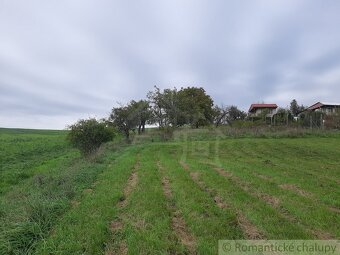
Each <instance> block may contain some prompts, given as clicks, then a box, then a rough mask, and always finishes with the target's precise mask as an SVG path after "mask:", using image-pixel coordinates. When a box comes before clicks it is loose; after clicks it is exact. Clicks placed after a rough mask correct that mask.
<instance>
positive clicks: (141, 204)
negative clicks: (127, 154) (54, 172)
mask: <svg viewBox="0 0 340 255" xmlns="http://www.w3.org/2000/svg"><path fill="white" fill-rule="evenodd" d="M155 155H156V150H154V149H153V148H150V147H146V148H145V149H144V150H143V151H142V152H141V153H140V167H139V169H138V184H137V186H136V187H135V188H134V190H133V191H132V192H131V194H130V195H129V197H128V199H127V200H126V201H127V203H126V206H124V207H119V209H118V213H117V215H116V218H115V219H113V221H114V222H121V223H122V225H121V226H120V227H119V228H118V229H117V230H116V231H113V233H112V236H111V238H110V240H109V241H108V245H107V251H106V252H107V254H120V253H121V254H126V253H128V254H181V253H183V251H184V249H183V247H182V246H181V244H180V243H178V242H176V239H175V236H174V234H173V232H172V229H171V214H170V212H169V210H168V208H167V204H166V200H165V196H164V194H163V190H162V184H161V178H160V175H159V171H158V167H157V165H156V161H157V158H156V157H155ZM121 247H124V249H122V248H121Z"/></svg>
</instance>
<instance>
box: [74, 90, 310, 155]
mask: <svg viewBox="0 0 340 255" xmlns="http://www.w3.org/2000/svg"><path fill="white" fill-rule="evenodd" d="M304 109H305V107H304V106H303V105H299V104H298V103H297V101H296V100H295V99H294V100H293V101H292V102H291V104H290V107H289V109H284V108H279V109H278V110H277V112H276V114H275V123H276V124H278V125H280V124H285V123H287V124H288V121H289V120H291V121H292V120H294V117H295V116H297V115H298V114H299V113H301V112H302V111H303V110H304ZM308 114H310V113H304V114H302V122H301V123H302V125H307V124H308V123H310V122H307V120H309V119H310V118H309V116H307V115H308ZM300 115H301V114H300ZM247 118H248V115H247V113H246V112H244V111H242V110H240V109H238V108H237V106H233V105H232V106H224V105H220V106H219V105H215V104H214V101H213V99H212V98H211V97H210V95H208V94H207V93H206V91H205V90H204V88H202V87H186V88H183V87H182V88H181V89H177V88H176V87H174V88H172V89H169V88H167V89H163V90H161V89H160V88H158V87H157V86H155V87H154V89H153V90H152V91H149V92H148V93H147V95H146V98H145V99H142V100H139V101H135V100H131V101H130V102H128V103H127V104H120V105H118V106H115V107H113V108H112V110H111V113H110V115H109V117H108V118H105V119H101V120H99V121H98V120H96V119H94V118H92V119H88V120H80V121H78V122H77V123H75V124H73V125H71V126H69V129H70V131H71V132H70V133H69V135H68V139H69V141H70V142H71V144H72V145H73V146H74V147H77V148H79V149H80V150H81V152H82V153H83V154H85V155H89V154H91V153H92V152H93V151H95V150H96V149H97V148H99V146H100V144H101V143H104V142H107V141H110V140H112V139H113V137H114V135H115V134H116V131H119V132H120V133H122V134H123V135H124V136H125V138H126V139H127V140H128V139H129V138H130V134H131V133H132V132H133V133H135V132H138V134H141V133H143V132H145V127H146V126H147V125H150V126H151V125H153V126H158V127H159V128H160V129H164V130H168V131H169V130H172V129H174V128H177V127H181V126H188V127H192V128H200V127H203V126H211V125H214V126H216V127H218V126H220V125H226V124H227V125H229V126H232V125H234V123H239V124H240V125H241V126H242V125H243V124H246V125H248V124H249V123H248V122H244V121H243V120H247ZM251 120H252V121H254V118H252V119H251ZM235 121H237V122H235ZM255 121H256V122H257V123H256V124H261V123H262V124H263V123H266V121H267V118H266V114H265V111H264V112H263V116H262V115H261V116H258V117H257V119H256V120H255ZM306 123H307V124H306ZM235 125H236V124H235Z"/></svg>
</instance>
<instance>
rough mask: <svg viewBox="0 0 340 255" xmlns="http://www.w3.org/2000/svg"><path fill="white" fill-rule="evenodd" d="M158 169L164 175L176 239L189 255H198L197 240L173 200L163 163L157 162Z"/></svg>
mask: <svg viewBox="0 0 340 255" xmlns="http://www.w3.org/2000/svg"><path fill="white" fill-rule="evenodd" d="M157 166H158V169H159V171H160V173H161V175H162V187H163V192H164V195H165V197H166V200H167V206H168V209H169V211H170V212H171V217H172V219H171V226H172V230H173V231H174V232H175V235H176V237H177V238H178V239H179V240H180V241H181V243H182V244H183V245H184V246H185V247H186V249H187V250H188V253H189V254H196V245H197V244H196V238H195V236H193V235H192V234H191V233H190V231H189V230H188V228H187V226H186V223H185V221H184V219H183V216H182V213H181V211H180V210H178V208H177V207H176V203H175V201H174V199H173V194H172V190H171V187H170V181H169V178H168V177H167V175H166V173H165V170H164V167H163V166H162V165H161V163H160V162H159V161H158V162H157Z"/></svg>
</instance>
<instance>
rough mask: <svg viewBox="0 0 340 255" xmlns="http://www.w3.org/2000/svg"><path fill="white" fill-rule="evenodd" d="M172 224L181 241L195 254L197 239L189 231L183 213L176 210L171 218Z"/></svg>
mask: <svg viewBox="0 0 340 255" xmlns="http://www.w3.org/2000/svg"><path fill="white" fill-rule="evenodd" d="M171 225H172V228H173V230H174V231H175V232H176V235H177V236H178V237H179V239H180V240H181V242H182V243H183V244H184V245H185V246H186V247H187V248H188V250H189V252H190V254H195V247H196V240H195V238H194V237H193V236H192V235H191V234H190V233H189V231H188V229H187V226H186V224H185V221H184V219H183V217H182V216H181V213H180V212H179V211H175V212H174V214H173V217H172V219H171Z"/></svg>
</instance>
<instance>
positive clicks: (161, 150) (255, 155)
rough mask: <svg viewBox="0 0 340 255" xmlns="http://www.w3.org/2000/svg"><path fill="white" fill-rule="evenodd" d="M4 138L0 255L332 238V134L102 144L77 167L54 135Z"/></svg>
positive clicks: (339, 153)
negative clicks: (16, 177) (19, 176)
mask: <svg viewBox="0 0 340 255" xmlns="http://www.w3.org/2000/svg"><path fill="white" fill-rule="evenodd" d="M6 132H7V133H6V134H2V136H1V137H0V139H3V141H5V142H7V144H9V146H11V143H16V145H18V144H21V145H19V148H20V146H21V149H18V148H17V146H15V145H12V147H10V148H11V149H10V151H9V152H7V151H6V152H4V150H2V151H1V157H2V159H3V161H2V164H4V165H6V168H5V169H2V171H3V172H4V174H3V176H10V173H11V172H12V171H14V172H16V171H18V172H25V171H27V175H28V176H27V177H26V178H24V179H23V180H21V181H18V182H14V183H11V182H10V181H8V180H10V178H7V179H6V180H7V181H6V182H3V183H2V193H1V196H0V203H1V210H0V215H1V221H0V243H1V246H0V251H2V254H17V253H20V254H33V253H34V254H107V255H109V254H155V253H156V254H196V253H197V254H216V253H217V241H218V240H219V239H242V238H244V239H262V238H264V239H332V238H339V237H340V231H339V229H338V228H337V226H339V225H340V214H339V211H340V210H339V208H340V200H339V197H340V190H339V182H340V143H339V141H340V139H339V136H338V135H332V136H330V137H313V136H311V137H306V138H295V139H288V138H280V139H277V138H276V139H273V138H242V139H219V137H215V138H213V139H212V137H210V138H209V137H208V136H207V134H206V133H205V132H203V135H202V136H203V137H204V139H203V138H202V140H198V139H197V137H199V136H200V134H199V132H197V131H195V134H194V136H195V139H188V136H186V135H183V134H181V135H180V136H178V137H177V138H176V139H175V140H176V142H168V143H160V142H157V143H156V142H153V141H155V140H157V139H154V138H152V139H148V138H147V137H145V138H143V139H144V140H146V141H147V142H146V143H145V142H144V143H143V142H141V141H139V142H137V143H136V144H138V143H140V145H136V144H135V145H131V146H129V147H127V148H122V149H119V150H117V149H116V147H114V146H113V145H112V144H111V145H110V144H109V145H108V146H106V147H105V148H103V149H102V153H101V154H100V156H98V157H97V158H96V160H93V161H87V160H84V159H81V158H79V154H78V153H77V152H75V151H74V150H72V149H70V148H69V147H68V146H67V144H63V142H64V141H63V140H62V139H61V137H63V136H64V135H65V134H64V133H58V132H57V133H54V134H52V133H51V134H46V133H41V134H39V133H35V132H31V133H25V132H23V134H20V135H18V134H17V133H15V132H14V131H13V132H14V133H15V135H13V134H10V132H8V131H6ZM21 135H22V137H21ZM18 138H20V139H19V140H16V139H18ZM41 139H43V140H46V141H49V142H48V143H47V145H46V144H43V143H42V142H41ZM48 139H51V140H48ZM54 139H56V140H54ZM58 140H59V141H58ZM26 144H28V145H29V146H26ZM30 144H31V145H30ZM49 145H50V147H48V146H49ZM40 146H47V147H45V149H44V150H45V151H46V154H44V150H41V149H39V147H40ZM58 146H61V147H60V150H58V149H53V148H59V147H58ZM3 148H4V147H3ZM37 153H40V154H41V155H42V157H39V156H38V155H37ZM54 153H55V154H54ZM11 155H12V156H11ZM13 155H15V156H13ZM11 157H12V158H11ZM17 157H19V159H20V157H21V160H22V161H23V162H32V163H28V164H26V165H25V166H22V165H20V164H19V163H18V162H15V160H14V158H17ZM40 160H41V161H40ZM9 169H11V170H9Z"/></svg>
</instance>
